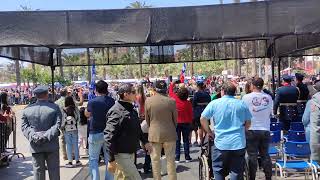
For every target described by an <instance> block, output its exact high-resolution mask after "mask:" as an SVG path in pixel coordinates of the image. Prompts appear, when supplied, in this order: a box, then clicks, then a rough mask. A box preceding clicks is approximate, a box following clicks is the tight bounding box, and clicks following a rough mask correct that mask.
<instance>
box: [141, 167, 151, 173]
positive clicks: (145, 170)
mask: <svg viewBox="0 0 320 180" xmlns="http://www.w3.org/2000/svg"><path fill="white" fill-rule="evenodd" d="M143 173H144V174H150V173H151V168H143Z"/></svg>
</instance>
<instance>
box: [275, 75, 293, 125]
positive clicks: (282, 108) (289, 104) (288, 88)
mask: <svg viewBox="0 0 320 180" xmlns="http://www.w3.org/2000/svg"><path fill="white" fill-rule="evenodd" d="M291 81H292V77H290V76H289V75H284V76H283V83H282V87H279V88H278V89H277V91H276V97H275V100H274V106H273V112H274V114H275V115H276V114H277V113H278V108H279V112H280V115H279V120H280V121H281V122H282V123H283V129H284V130H286V131H288V130H289V129H290V123H291V121H292V120H296V119H297V100H298V97H299V91H298V89H297V88H296V87H295V86H292V85H291Z"/></svg>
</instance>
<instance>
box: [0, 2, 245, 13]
mask: <svg viewBox="0 0 320 180" xmlns="http://www.w3.org/2000/svg"><path fill="white" fill-rule="evenodd" d="M0 1H1V5H0V11H16V10H21V8H20V5H23V6H27V7H30V8H32V9H40V10H82V9H121V8H125V7H126V6H128V5H129V4H130V3H131V2H134V1H135V0H0ZM232 1H233V0H224V3H231V2H232ZM242 1H243V2H245V1H248V0H242ZM141 2H143V0H141ZM144 2H145V3H146V4H147V5H151V6H153V7H170V6H192V5H209V4H218V3H220V1H219V0H144Z"/></svg>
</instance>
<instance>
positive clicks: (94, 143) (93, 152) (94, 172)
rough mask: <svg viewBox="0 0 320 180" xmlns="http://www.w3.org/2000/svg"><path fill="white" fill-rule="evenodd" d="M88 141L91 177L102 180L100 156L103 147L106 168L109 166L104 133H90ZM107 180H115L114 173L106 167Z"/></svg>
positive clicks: (93, 179)
mask: <svg viewBox="0 0 320 180" xmlns="http://www.w3.org/2000/svg"><path fill="white" fill-rule="evenodd" d="M88 143H89V168H90V175H91V179H92V180H100V173H99V156H100V152H101V149H103V153H104V162H105V164H106V168H107V167H108V161H109V157H108V155H107V151H106V144H105V141H104V137H103V133H98V134H89V138H88ZM105 180H113V175H112V174H110V173H109V172H108V171H107V169H106V175H105Z"/></svg>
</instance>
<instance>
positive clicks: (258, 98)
mask: <svg viewBox="0 0 320 180" xmlns="http://www.w3.org/2000/svg"><path fill="white" fill-rule="evenodd" d="M263 85H264V82H263V79H261V78H255V79H254V80H253V81H252V85H251V88H252V93H250V94H247V95H244V96H243V98H242V100H243V101H244V102H245V104H246V105H247V106H248V107H249V110H250V112H251V114H252V119H251V127H250V128H249V130H248V131H247V132H246V140H247V153H248V156H249V179H250V180H254V179H255V177H256V171H257V156H258V154H259V156H260V157H261V163H262V167H263V170H264V173H265V177H266V180H271V176H272V164H271V159H270V156H269V154H268V149H269V141H270V116H271V114H272V108H273V101H272V98H271V96H270V95H268V94H265V93H264V92H263V91H262V89H263Z"/></svg>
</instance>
